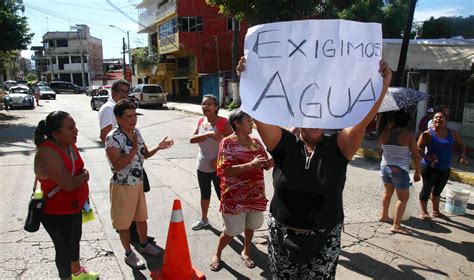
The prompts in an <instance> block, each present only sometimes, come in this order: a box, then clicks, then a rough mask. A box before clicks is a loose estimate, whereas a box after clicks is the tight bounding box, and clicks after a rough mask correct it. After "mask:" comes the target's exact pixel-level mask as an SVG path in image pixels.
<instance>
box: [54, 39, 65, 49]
mask: <svg viewBox="0 0 474 280" xmlns="http://www.w3.org/2000/svg"><path fill="white" fill-rule="evenodd" d="M56 45H57V47H58V48H67V40H56Z"/></svg>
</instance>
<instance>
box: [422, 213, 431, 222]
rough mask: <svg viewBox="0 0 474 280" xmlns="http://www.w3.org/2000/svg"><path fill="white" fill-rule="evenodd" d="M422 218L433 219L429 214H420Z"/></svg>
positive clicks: (425, 219) (424, 219)
mask: <svg viewBox="0 0 474 280" xmlns="http://www.w3.org/2000/svg"><path fill="white" fill-rule="evenodd" d="M420 219H422V220H423V221H431V217H430V215H428V214H420Z"/></svg>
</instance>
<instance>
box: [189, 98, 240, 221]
mask: <svg viewBox="0 0 474 280" xmlns="http://www.w3.org/2000/svg"><path fill="white" fill-rule="evenodd" d="M201 105H202V112H203V114H204V117H202V118H200V119H199V120H198V123H197V126H196V128H195V129H194V132H193V135H192V136H191V139H190V140H189V142H190V143H197V144H198V145H199V152H198V156H197V178H198V183H199V189H200V191H201V219H199V220H198V221H196V222H195V223H194V224H193V225H192V226H191V228H192V229H193V230H200V229H203V228H205V227H208V226H209V220H208V218H207V213H208V210H209V205H210V203H211V182H212V184H213V185H214V189H215V191H216V195H217V199H219V200H220V199H221V197H220V189H219V188H220V178H219V177H218V176H217V172H216V162H217V151H218V149H219V143H220V141H221V140H222V138H224V137H226V136H229V135H230V134H232V128H231V127H230V125H229V123H228V121H227V119H226V118H223V117H220V116H218V115H217V113H218V112H219V105H218V104H217V98H216V97H215V96H214V95H211V94H206V95H204V96H203V97H202V103H201Z"/></svg>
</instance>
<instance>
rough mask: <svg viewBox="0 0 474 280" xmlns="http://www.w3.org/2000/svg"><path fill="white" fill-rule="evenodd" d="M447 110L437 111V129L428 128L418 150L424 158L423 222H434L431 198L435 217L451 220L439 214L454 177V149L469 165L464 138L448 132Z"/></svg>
mask: <svg viewBox="0 0 474 280" xmlns="http://www.w3.org/2000/svg"><path fill="white" fill-rule="evenodd" d="M447 119H448V116H447V115H446V113H445V111H444V110H442V109H441V110H439V111H436V113H435V115H434V117H433V128H428V130H426V131H425V132H423V134H421V136H420V138H419V139H418V150H419V151H420V154H421V157H422V158H423V160H422V161H421V163H422V167H421V177H422V178H423V187H422V189H421V192H420V197H419V198H420V207H421V214H420V218H422V219H423V220H430V219H431V216H430V215H429V213H428V199H429V198H431V204H432V207H433V213H432V215H433V217H436V218H442V219H448V218H447V217H446V216H445V215H444V214H442V213H441V212H440V210H439V198H440V194H441V192H442V191H443V189H444V187H445V186H446V183H447V182H448V179H449V175H450V173H451V151H452V147H453V145H456V146H457V147H458V152H459V163H460V164H467V160H466V148H465V147H464V144H463V142H462V140H461V136H459V133H457V132H456V131H455V130H452V129H449V128H447Z"/></svg>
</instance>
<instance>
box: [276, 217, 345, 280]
mask: <svg viewBox="0 0 474 280" xmlns="http://www.w3.org/2000/svg"><path fill="white" fill-rule="evenodd" d="M341 229H342V224H338V225H336V226H335V227H334V228H332V229H330V230H325V229H323V230H320V231H319V233H326V231H328V234H329V238H328V239H327V241H326V244H325V245H324V247H323V249H322V251H321V253H320V254H318V255H317V256H316V257H314V258H313V260H312V261H311V262H310V263H292V262H290V260H289V259H288V253H287V251H286V247H285V244H284V243H283V236H284V235H285V234H286V231H287V228H286V227H285V226H284V225H282V224H280V223H279V222H277V220H276V219H275V218H273V217H271V216H270V217H269V219H268V231H269V234H268V236H269V238H268V239H269V240H268V257H269V259H270V270H271V271H272V275H273V279H334V278H335V277H336V267H337V262H338V259H339V253H340V252H341Z"/></svg>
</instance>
